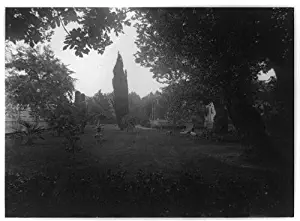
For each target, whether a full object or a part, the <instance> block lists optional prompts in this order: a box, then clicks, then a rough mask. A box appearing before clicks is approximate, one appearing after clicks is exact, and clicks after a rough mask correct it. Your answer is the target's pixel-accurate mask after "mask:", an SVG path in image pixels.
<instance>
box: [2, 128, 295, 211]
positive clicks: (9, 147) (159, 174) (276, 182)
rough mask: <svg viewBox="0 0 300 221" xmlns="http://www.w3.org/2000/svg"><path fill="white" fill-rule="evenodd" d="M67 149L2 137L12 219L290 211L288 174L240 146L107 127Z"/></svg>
mask: <svg viewBox="0 0 300 221" xmlns="http://www.w3.org/2000/svg"><path fill="white" fill-rule="evenodd" d="M94 133H95V132H94V129H93V128H92V127H91V126H87V128H86V130H85V134H83V135H81V144H82V146H83V149H82V150H81V151H79V152H76V153H75V154H72V153H69V152H67V151H65V149H64V147H63V144H62V143H63V138H61V137H53V136H51V135H50V133H49V134H45V140H38V141H36V142H35V144H34V145H32V146H26V145H20V144H18V142H13V141H12V140H10V139H8V138H7V139H6V146H5V171H6V177H5V178H6V179H5V190H6V191H5V207H6V208H5V210H6V216H10V217H15V216H17V217H37V216H39V217H45V216H46V217H66V216H77V217H78V216H83V217H96V216H98V217H109V216H113V217H120V216H124V217H151V216H152V217H153V216H166V217H176V216H187V217H191V216H192V217H196V216H197V217H200V216H202V217H203V216H205V217H207V216H214V217H224V216H225V217H228V216H230V217H236V216H239V217H247V216H292V215H293V179H292V178H291V176H288V174H289V173H286V172H285V171H284V170H283V171H282V170H278V168H280V165H279V166H278V168H268V167H266V166H261V165H253V164H250V163H248V162H244V161H243V160H242V158H241V157H240V155H241V153H242V147H241V146H240V145H239V144H229V143H228V144H226V143H213V142H209V141H207V140H203V139H199V138H193V137H189V136H180V135H179V133H175V134H174V135H167V134H166V133H165V132H164V131H158V130H143V129H138V130H137V131H136V132H125V131H119V130H118V129H117V128H116V127H115V126H113V125H106V126H105V127H104V132H103V133H104V139H105V141H104V142H103V144H96V141H95V139H94V137H93V136H94Z"/></svg>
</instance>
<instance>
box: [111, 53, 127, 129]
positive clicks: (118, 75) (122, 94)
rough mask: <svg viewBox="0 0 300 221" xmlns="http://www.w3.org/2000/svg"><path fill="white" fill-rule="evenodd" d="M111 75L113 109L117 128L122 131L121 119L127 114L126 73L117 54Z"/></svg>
mask: <svg viewBox="0 0 300 221" xmlns="http://www.w3.org/2000/svg"><path fill="white" fill-rule="evenodd" d="M113 73H114V77H113V79H112V84H113V88H114V108H115V113H116V118H117V123H118V126H119V128H120V129H121V130H123V129H124V125H122V118H123V117H124V116H125V115H127V114H128V112H129V108H128V83H127V71H126V70H124V69H123V59H122V57H121V55H120V53H119V52H118V58H117V62H116V65H115V67H114V70H113Z"/></svg>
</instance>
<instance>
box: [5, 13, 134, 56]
mask: <svg viewBox="0 0 300 221" xmlns="http://www.w3.org/2000/svg"><path fill="white" fill-rule="evenodd" d="M5 16H6V23H5V39H6V40H9V41H12V42H14V43H16V42H17V41H21V40H24V41H25V43H27V44H29V45H30V46H32V47H33V46H34V45H36V44H38V43H43V42H45V41H49V40H50V39H51V36H52V35H53V29H54V28H56V27H60V26H62V27H63V28H64V29H65V31H66V34H67V35H66V37H65V40H64V44H65V45H64V47H63V49H64V50H65V49H67V48H69V49H71V50H74V52H75V55H77V56H80V57H82V56H83V54H88V53H89V52H90V50H95V51H97V52H98V53H100V54H103V53H104V50H105V48H106V47H107V46H108V45H110V44H112V41H111V38H110V33H112V32H114V33H115V34H116V35H117V36H118V35H119V34H120V33H123V25H130V22H129V21H128V19H126V10H125V9H111V8H6V14H5ZM69 23H75V24H77V26H78V27H77V28H73V29H72V30H67V28H66V26H67V25H68V24H69Z"/></svg>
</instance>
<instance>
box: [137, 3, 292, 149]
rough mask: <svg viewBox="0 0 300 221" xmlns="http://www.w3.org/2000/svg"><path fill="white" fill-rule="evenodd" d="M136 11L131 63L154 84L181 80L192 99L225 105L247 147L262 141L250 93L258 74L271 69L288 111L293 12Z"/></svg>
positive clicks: (170, 9) (215, 10)
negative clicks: (249, 142) (146, 69)
mask: <svg viewBox="0 0 300 221" xmlns="http://www.w3.org/2000/svg"><path fill="white" fill-rule="evenodd" d="M136 10H137V13H136V16H135V19H136V21H137V23H136V25H135V26H136V28H137V31H138V38H137V40H136V43H137V46H138V48H139V51H138V52H137V53H136V62H138V63H140V64H141V65H143V66H145V67H150V68H151V71H152V72H153V73H154V77H155V78H156V79H158V80H159V81H161V80H163V81H166V82H168V83H177V84H178V82H180V81H185V82H186V83H185V84H186V85H190V87H186V86H185V88H186V89H187V90H188V91H189V92H190V93H187V94H188V95H189V94H191V93H192V94H193V98H194V100H197V99H198V98H199V97H201V98H203V97H205V98H207V99H209V100H211V101H217V102H216V103H218V104H221V105H222V104H224V105H225V106H226V108H227V110H228V112H229V115H230V117H231V119H232V121H233V123H234V125H235V126H236V128H238V129H239V131H240V132H241V133H242V134H243V135H245V136H248V138H249V140H252V142H254V141H258V140H259V141H262V140H265V139H264V138H263V137H265V135H264V134H265V132H264V131H265V129H264V128H265V127H264V122H263V120H262V119H261V117H260V115H259V113H258V112H257V111H256V109H255V108H254V107H253V103H254V99H253V91H252V90H251V89H252V82H253V80H255V79H257V74H258V73H259V72H260V71H263V72H264V73H266V72H267V71H268V70H270V69H271V68H274V70H275V72H276V76H277V80H278V85H277V86H278V88H279V87H281V90H282V88H285V89H286V90H285V91H286V94H284V96H281V98H279V97H278V99H281V100H282V101H283V102H284V103H285V105H286V109H289V110H292V107H293V105H292V104H293V102H292V100H293V93H292V91H293V60H294V49H293V47H294V40H293V35H294V34H293V33H294V29H293V21H294V20H293V9H291V8H269V9H257V8H256V9H253V8H248V9H233V8H151V9H148V8H143V9H136ZM283 70H285V71H283ZM284 72H285V73H284ZM279 82H281V83H279ZM280 85H281V86H280ZM287 87H289V88H287ZM290 113H291V112H290ZM290 115H291V114H290ZM290 118H292V115H291V116H290ZM246 119H247V120H246ZM289 122H291V121H289ZM255 145H258V144H257V143H256V144H255ZM260 146H268V145H266V143H265V142H263V144H260Z"/></svg>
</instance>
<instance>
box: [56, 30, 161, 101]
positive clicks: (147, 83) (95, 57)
mask: <svg viewBox="0 0 300 221" xmlns="http://www.w3.org/2000/svg"><path fill="white" fill-rule="evenodd" d="M74 27H75V25H74V24H70V25H68V26H67V29H68V30H71V29H72V28H74ZM124 33H125V34H122V35H119V37H116V36H115V34H112V35H111V36H112V41H113V44H111V45H110V46H108V47H107V48H106V49H105V52H104V54H103V55H100V54H98V53H97V52H96V51H90V53H89V54H88V55H84V57H83V58H80V57H77V56H75V52H74V51H73V50H69V49H67V50H65V51H63V50H62V48H63V46H64V44H63V42H64V38H65V35H66V32H65V31H64V29H63V27H59V28H56V29H55V33H54V35H53V36H52V39H51V42H50V45H51V47H52V49H53V51H54V53H55V55H56V57H58V58H59V59H61V61H62V62H63V63H65V64H69V65H70V66H69V68H70V69H71V70H73V71H74V72H75V74H74V75H73V77H74V78H77V79H78V80H77V81H76V83H75V88H76V90H79V91H81V92H82V93H85V95H87V96H92V95H94V94H95V93H96V92H97V91H98V90H99V89H101V90H102V92H105V93H107V92H112V91H113V87H112V78H113V71H112V70H113V68H114V65H115V64H116V60H117V54H118V51H120V54H121V56H122V58H123V63H124V68H125V69H126V70H127V80H128V89H129V92H131V91H135V92H136V93H137V94H139V95H140V96H141V97H143V96H145V95H147V94H148V93H150V92H154V91H156V90H158V89H159V88H160V87H162V86H163V85H162V84H160V83H158V82H157V81H156V80H155V79H153V78H152V73H151V72H150V71H149V69H147V68H144V67H141V66H140V65H139V64H137V63H135V61H134V56H133V54H134V53H135V52H136V51H137V47H136V45H135V43H134V41H135V37H136V35H137V33H136V29H135V28H133V27H127V26H125V27H124Z"/></svg>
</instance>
